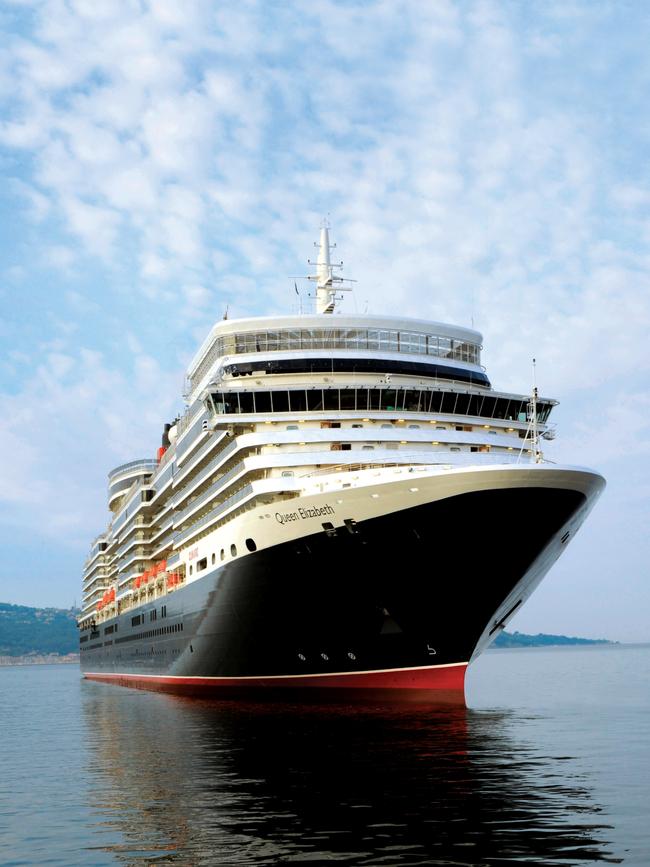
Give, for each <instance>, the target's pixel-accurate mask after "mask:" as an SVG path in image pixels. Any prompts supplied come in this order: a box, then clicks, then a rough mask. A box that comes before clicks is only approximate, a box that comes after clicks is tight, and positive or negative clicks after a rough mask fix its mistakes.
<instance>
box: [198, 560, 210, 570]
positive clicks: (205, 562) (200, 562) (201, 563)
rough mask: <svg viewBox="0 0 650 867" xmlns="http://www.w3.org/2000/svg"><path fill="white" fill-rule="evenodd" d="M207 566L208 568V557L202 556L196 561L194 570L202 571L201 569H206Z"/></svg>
mask: <svg viewBox="0 0 650 867" xmlns="http://www.w3.org/2000/svg"><path fill="white" fill-rule="evenodd" d="M207 568H208V558H207V557H202V558H201V560H198V561H197V564H196V571H197V572H203V570H204V569H207Z"/></svg>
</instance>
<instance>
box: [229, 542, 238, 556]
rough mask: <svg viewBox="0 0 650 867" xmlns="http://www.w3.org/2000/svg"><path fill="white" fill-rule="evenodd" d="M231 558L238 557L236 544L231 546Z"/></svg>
mask: <svg viewBox="0 0 650 867" xmlns="http://www.w3.org/2000/svg"><path fill="white" fill-rule="evenodd" d="M230 556H231V557H236V556H237V545H235V544H234V543H233V544H232V545H231V546H230Z"/></svg>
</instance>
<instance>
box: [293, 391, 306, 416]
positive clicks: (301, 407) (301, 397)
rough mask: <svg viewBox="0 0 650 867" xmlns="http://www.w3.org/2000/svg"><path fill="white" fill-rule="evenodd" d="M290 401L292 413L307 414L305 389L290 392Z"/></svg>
mask: <svg viewBox="0 0 650 867" xmlns="http://www.w3.org/2000/svg"><path fill="white" fill-rule="evenodd" d="M289 401H290V404H289V405H290V408H291V412H305V411H306V409H307V398H306V396H305V392H304V389H299V390H297V391H290V392H289Z"/></svg>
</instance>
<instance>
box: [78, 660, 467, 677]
mask: <svg viewBox="0 0 650 867" xmlns="http://www.w3.org/2000/svg"><path fill="white" fill-rule="evenodd" d="M461 665H465V666H466V665H469V663H468V662H445V663H444V664H443V665H412V666H407V667H405V668H372V669H369V670H368V671H326V672H318V673H314V674H247V675H242V676H230V675H223V676H222V677H207V676H202V675H184V676H182V675H175V674H131V673H127V672H114V671H84V672H83V676H84V677H137V678H138V680H161V679H164V680H180V681H188V680H201V681H205V680H215V681H221V680H287V679H288V678H291V680H296V679H298V678H300V677H303V678H307V677H309V678H312V677H356V676H357V675H359V674H391V673H392V672H396V671H434V670H437V669H439V668H457V667H458V666H461Z"/></svg>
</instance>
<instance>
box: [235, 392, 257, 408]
mask: <svg viewBox="0 0 650 867" xmlns="http://www.w3.org/2000/svg"><path fill="white" fill-rule="evenodd" d="M239 406H240V408H241V411H242V412H255V409H254V407H253V395H252V393H251V392H250V391H246V392H242V393H241V394H240V395H239Z"/></svg>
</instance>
